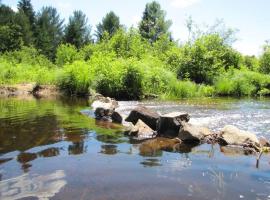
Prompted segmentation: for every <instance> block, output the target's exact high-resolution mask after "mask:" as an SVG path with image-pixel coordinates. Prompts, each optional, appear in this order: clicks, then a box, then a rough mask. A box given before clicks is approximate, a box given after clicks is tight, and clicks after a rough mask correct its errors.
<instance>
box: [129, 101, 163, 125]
mask: <svg viewBox="0 0 270 200" xmlns="http://www.w3.org/2000/svg"><path fill="white" fill-rule="evenodd" d="M158 118H159V114H158V113H157V112H155V111H153V110H150V109H148V108H146V107H144V106H139V107H137V108H135V109H134V110H132V111H131V112H130V114H129V116H128V117H127V118H126V121H127V122H132V123H133V124H134V125H135V124H136V123H137V122H138V120H139V119H140V120H142V121H143V122H144V123H145V124H146V125H148V126H149V127H150V128H151V129H153V130H156V127H157V120H158Z"/></svg>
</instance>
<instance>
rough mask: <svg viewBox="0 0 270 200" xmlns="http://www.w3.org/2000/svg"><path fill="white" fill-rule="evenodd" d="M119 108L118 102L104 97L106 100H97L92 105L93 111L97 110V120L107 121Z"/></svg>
mask: <svg viewBox="0 0 270 200" xmlns="http://www.w3.org/2000/svg"><path fill="white" fill-rule="evenodd" d="M117 106H118V103H117V101H115V100H113V99H111V98H109V97H106V98H105V97H104V99H101V100H96V101H94V102H93V103H92V105H91V107H92V108H93V110H95V116H96V118H97V119H105V118H108V117H110V116H111V115H112V114H113V113H114V110H115V109H116V107H117Z"/></svg>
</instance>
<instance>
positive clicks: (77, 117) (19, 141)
mask: <svg viewBox="0 0 270 200" xmlns="http://www.w3.org/2000/svg"><path fill="white" fill-rule="evenodd" d="M137 105H144V106H147V107H149V108H152V109H154V110H157V111H158V112H160V113H161V114H164V113H167V112H171V111H182V112H188V113H190V115H191V123H194V124H200V125H204V126H208V127H209V128H211V129H212V130H214V131H219V130H220V129H221V128H222V127H223V126H224V125H227V124H232V125H236V126H237V127H239V128H241V129H244V130H249V131H252V132H254V133H256V134H257V135H260V136H264V137H266V138H268V139H270V100H269V99H268V100H267V99H260V100H258V99H257V100H254V99H192V100H181V101H175V102H160V101H146V102H120V110H121V112H123V113H125V114H128V112H129V111H130V110H131V109H132V108H134V107H135V106H137ZM90 113H91V111H89V102H88V100H83V99H34V98H30V97H25V98H2V99H0V199H1V200H11V199H42V200H45V199H79V200H83V199H90V200H92V199H93V200H103V199H104V200H110V199H112V200H116V199H117V200H121V199H123V200H127V199H131V200H133V199H134V200H137V199H149V200H151V199H153V200H159V199H164V200H165V199H166V200H167V199H170V200H174V199H175V200H176V199H177V200H179V199H181V200H182V199H185V200H189V199H192V200H194V199H198V200H203V199H216V200H218V199H250V200H253V199H258V200H259V199H262V200H270V156H269V155H263V156H262V157H261V159H260V163H259V166H258V167H256V156H254V155H249V156H247V155H244V154H241V152H240V151H239V152H238V151H237V152H235V151H232V150H230V149H222V148H220V146H219V145H207V144H204V145H200V146H196V147H193V148H183V149H180V150H174V149H170V148H166V149H160V148H158V147H151V148H150V147H147V146H145V145H144V143H142V142H138V141H134V140H132V139H130V138H128V137H125V136H124V135H123V134H122V131H121V128H120V127H119V126H117V125H114V124H108V123H103V122H98V121H95V120H94V119H92V118H91V117H89V116H88V115H90Z"/></svg>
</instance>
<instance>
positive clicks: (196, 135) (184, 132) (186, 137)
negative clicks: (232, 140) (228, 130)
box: [178, 122, 213, 142]
mask: <svg viewBox="0 0 270 200" xmlns="http://www.w3.org/2000/svg"><path fill="white" fill-rule="evenodd" d="M181 124H182V126H181V128H180V130H179V135H178V137H179V138H180V139H181V140H183V141H186V142H200V141H202V140H203V139H205V138H206V137H208V136H211V135H213V132H212V131H210V130H209V129H208V128H206V127H202V126H196V125H192V124H190V123H187V122H182V123H181Z"/></svg>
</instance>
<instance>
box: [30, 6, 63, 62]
mask: <svg viewBox="0 0 270 200" xmlns="http://www.w3.org/2000/svg"><path fill="white" fill-rule="evenodd" d="M63 22H64V21H63V20H62V19H61V18H60V16H59V14H58V13H57V10H56V9H55V8H53V7H43V8H42V10H41V12H39V13H38V15H37V23H36V31H35V37H36V42H35V45H36V48H37V49H40V50H41V52H42V53H43V54H44V55H46V56H47V57H48V58H49V59H51V60H54V59H55V54H56V49H57V47H58V45H59V44H60V43H61V41H62V37H63Z"/></svg>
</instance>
